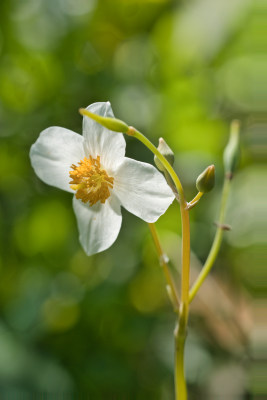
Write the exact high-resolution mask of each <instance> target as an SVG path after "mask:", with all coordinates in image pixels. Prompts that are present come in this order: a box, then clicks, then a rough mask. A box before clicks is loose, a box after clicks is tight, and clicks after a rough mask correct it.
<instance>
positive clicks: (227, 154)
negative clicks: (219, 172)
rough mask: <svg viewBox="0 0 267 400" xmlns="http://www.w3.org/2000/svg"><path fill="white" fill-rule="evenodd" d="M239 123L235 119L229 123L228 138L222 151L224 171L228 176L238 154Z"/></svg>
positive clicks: (231, 171)
mask: <svg viewBox="0 0 267 400" xmlns="http://www.w3.org/2000/svg"><path fill="white" fill-rule="evenodd" d="M239 130H240V123H239V121H237V120H235V121H233V122H232V123H231V128H230V138H229V141H228V143H227V145H226V147H225V150H224V153H223V161H224V169H225V173H226V174H229V175H230V176H231V175H232V174H233V173H234V171H235V169H236V167H237V164H238V161H239V156H240V143H239V142H240V135H239Z"/></svg>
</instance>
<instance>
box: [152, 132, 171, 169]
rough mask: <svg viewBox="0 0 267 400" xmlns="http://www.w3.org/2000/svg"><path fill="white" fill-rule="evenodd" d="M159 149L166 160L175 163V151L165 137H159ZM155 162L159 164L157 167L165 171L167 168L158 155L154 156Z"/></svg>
mask: <svg viewBox="0 0 267 400" xmlns="http://www.w3.org/2000/svg"><path fill="white" fill-rule="evenodd" d="M158 151H159V152H160V153H161V154H162V155H163V156H164V157H165V158H166V160H167V161H168V162H169V164H170V165H171V166H173V164H174V153H173V151H172V149H171V148H170V147H169V146H168V145H167V143H166V142H165V140H164V139H163V138H160V139H159V145H158ZM154 162H155V164H156V166H157V168H158V169H159V170H160V171H162V172H164V171H165V168H164V166H163V165H162V163H161V161H160V160H159V159H158V157H157V156H154Z"/></svg>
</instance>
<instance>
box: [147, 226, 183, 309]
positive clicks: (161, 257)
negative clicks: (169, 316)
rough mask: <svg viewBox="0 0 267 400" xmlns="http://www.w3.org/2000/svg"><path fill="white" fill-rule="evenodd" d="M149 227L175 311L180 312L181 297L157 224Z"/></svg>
mask: <svg viewBox="0 0 267 400" xmlns="http://www.w3.org/2000/svg"><path fill="white" fill-rule="evenodd" d="M148 226H149V229H150V232H151V236H152V238H153V240H154V243H155V247H156V250H157V253H158V257H159V260H160V264H161V265H162V267H163V271H164V275H165V279H166V281H167V284H168V286H169V287H170V289H171V300H172V302H173V307H174V311H175V312H179V304H180V303H179V296H178V293H177V289H176V286H175V283H174V280H173V277H172V274H171V271H170V269H169V266H168V262H167V261H166V258H167V257H166V254H164V252H163V249H162V246H161V243H160V240H159V236H158V233H157V230H156V227H155V224H153V223H148Z"/></svg>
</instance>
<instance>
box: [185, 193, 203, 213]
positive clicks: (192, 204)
mask: <svg viewBox="0 0 267 400" xmlns="http://www.w3.org/2000/svg"><path fill="white" fill-rule="evenodd" d="M203 194H204V193H203V192H198V194H197V195H196V196H195V197H194V198H193V200H191V201H190V202H189V203H187V207H186V208H187V210H191V208H193V207H195V205H196V204H197V203H198V202H199V200H200V199H201V197H202V196H203Z"/></svg>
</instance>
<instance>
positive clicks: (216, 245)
mask: <svg viewBox="0 0 267 400" xmlns="http://www.w3.org/2000/svg"><path fill="white" fill-rule="evenodd" d="M230 186H231V177H229V176H228V175H227V176H226V177H225V180H224V185H223V191H222V201H221V207H220V214H219V222H218V224H217V230H216V234H215V237H214V240H213V243H212V246H211V249H210V252H209V255H208V258H207V260H206V262H205V264H204V266H203V268H202V270H201V272H200V274H199V276H198V278H197V280H196V281H195V283H194V285H193V287H192V288H191V290H190V293H189V302H191V301H192V300H193V299H194V297H195V295H196V294H197V292H198V290H199V288H200V286H201V285H202V283H203V282H204V280H205V279H206V277H207V275H208V273H209V272H210V270H211V268H212V266H213V264H214V262H215V260H216V257H217V255H218V253H219V250H220V247H221V243H222V237H223V231H224V230H225V226H224V216H225V210H226V203H227V199H228V195H229V191H230Z"/></svg>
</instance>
